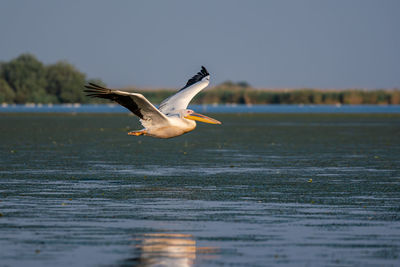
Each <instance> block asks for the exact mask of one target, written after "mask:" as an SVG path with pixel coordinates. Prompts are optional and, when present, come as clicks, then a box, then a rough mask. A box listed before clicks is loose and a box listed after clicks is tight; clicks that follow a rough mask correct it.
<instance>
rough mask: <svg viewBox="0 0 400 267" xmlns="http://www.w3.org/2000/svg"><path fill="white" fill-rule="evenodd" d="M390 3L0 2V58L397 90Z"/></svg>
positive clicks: (143, 78) (101, 69)
mask: <svg viewBox="0 0 400 267" xmlns="http://www.w3.org/2000/svg"><path fill="white" fill-rule="evenodd" d="M399 14H400V1H397V0H393V1H390V0H375V1H371V0H337V1H333V0H332V1H328V0H293V1H289V0H276V1H266V0H264V1H263V0H261V1H256V0H248V1H235V0H229V1H228V0H218V1H217V0H198V1H191V0H170V1H166V0H164V1H163V0H159V1H155V0H146V1H143V0H142V1H133V0H132V1H130V0H118V1H103V0H82V1H77V0H68V1H67V0H65V1H60V0H36V1H31V0H1V1H0V34H1V37H0V61H8V60H11V59H13V58H15V57H17V56H19V55H20V54H21V53H32V54H34V55H35V56H36V57H37V58H38V59H39V60H40V61H42V62H44V63H45V64H51V63H55V62H57V61H59V60H66V61H68V62H70V63H71V64H73V65H75V66H76V67H77V68H78V69H79V70H80V71H82V72H84V73H86V74H87V76H88V77H89V78H100V79H102V80H103V81H104V82H105V83H106V84H107V85H108V86H110V87H113V88H116V87H124V86H137V87H142V88H180V87H182V86H184V85H185V83H186V81H187V80H188V79H189V78H190V77H191V76H193V75H194V74H195V73H196V72H197V71H199V70H200V67H201V66H202V65H204V66H205V67H206V68H207V69H208V71H209V72H210V74H211V86H212V85H217V84H219V83H222V82H224V81H227V80H230V81H234V82H238V81H246V82H248V83H249V84H251V85H252V86H254V87H259V88H304V87H309V88H310V87H311V88H339V89H343V88H370V89H373V88H400V30H399V29H400V16H399Z"/></svg>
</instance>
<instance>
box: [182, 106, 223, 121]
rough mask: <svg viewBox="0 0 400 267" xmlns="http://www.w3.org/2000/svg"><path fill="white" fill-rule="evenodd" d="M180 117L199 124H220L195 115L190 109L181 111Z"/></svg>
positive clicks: (200, 115)
mask: <svg viewBox="0 0 400 267" xmlns="http://www.w3.org/2000/svg"><path fill="white" fill-rule="evenodd" d="M181 117H182V118H185V119H189V120H194V121H201V122H206V123H212V124H221V122H220V121H217V120H216V119H213V118H210V117H207V116H205V115H202V114H199V113H196V112H194V111H193V110H191V109H184V110H182V111H181Z"/></svg>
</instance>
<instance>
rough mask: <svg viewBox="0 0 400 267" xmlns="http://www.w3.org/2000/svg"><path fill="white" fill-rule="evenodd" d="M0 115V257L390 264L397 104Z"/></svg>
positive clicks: (397, 171) (398, 228)
mask: <svg viewBox="0 0 400 267" xmlns="http://www.w3.org/2000/svg"><path fill="white" fill-rule="evenodd" d="M210 115H211V116H212V117H215V118H216V119H218V120H220V121H222V122H223V124H222V125H221V126H216V125H205V124H200V125H199V126H198V128H197V129H196V130H195V131H194V132H192V133H189V134H186V135H184V136H181V137H178V138H174V139H168V140H159V139H152V138H149V137H133V136H128V135H127V134H126V133H127V132H128V131H129V130H132V129H138V128H139V126H138V125H137V124H136V118H134V117H132V116H128V115H125V114H114V115H104V114H79V115H68V114H0V140H1V141H0V159H1V160H0V213H1V216H0V248H1V249H0V266H154V265H158V266H159V265H163V264H164V265H167V266H192V265H195V266H219V265H233V266H271V265H276V266H399V263H400V258H399V256H400V204H399V203H400V115H398V114H397V115H396V114H392V115H384V114H381V115H379V114H375V115H348V114H342V115H341V114H336V115H316V114H303V115H283V114H275V115H273V114H270V115H265V114H253V115H243V114H242V115H234V114H231V115H227V114H210Z"/></svg>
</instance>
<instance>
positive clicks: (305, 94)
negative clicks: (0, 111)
mask: <svg viewBox="0 0 400 267" xmlns="http://www.w3.org/2000/svg"><path fill="white" fill-rule="evenodd" d="M188 78H189V77H188ZM87 82H94V83H97V84H100V85H104V83H103V82H102V81H101V80H99V79H87V77H86V75H85V74H84V73H81V72H80V71H79V70H77V69H76V68H75V67H74V66H73V65H71V64H69V63H68V62H65V61H59V62H57V63H54V64H50V65H44V64H43V63H41V62H40V61H39V60H37V59H36V58H35V56H33V55H31V54H22V55H20V56H19V57H17V58H15V59H13V60H11V61H9V62H0V103H17V104H23V103H108V102H105V101H104V100H101V99H92V98H89V97H86V96H85V93H84V92H83V89H84V88H83V85H84V84H86V83H87ZM125 90H127V91H135V92H139V93H142V94H143V95H144V96H145V97H147V98H148V99H149V100H150V101H151V102H153V103H156V104H159V103H161V101H162V100H163V99H165V98H167V97H168V96H170V95H171V94H173V93H174V92H176V90H171V89H157V90H156V89H152V90H143V89H137V88H125ZM192 103H193V104H213V103H219V104H226V103H236V104H400V91H399V90H398V89H391V90H388V89H377V90H361V89H347V90H321V89H287V90H271V89H256V88H252V87H251V86H250V85H249V84H248V83H247V82H238V83H234V82H229V81H228V82H225V83H222V84H220V85H217V86H215V87H213V88H210V89H207V90H205V91H203V92H201V93H200V94H199V95H197V96H196V97H195V98H194V99H193V101H192Z"/></svg>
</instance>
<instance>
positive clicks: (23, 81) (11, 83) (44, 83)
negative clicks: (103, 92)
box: [0, 54, 103, 104]
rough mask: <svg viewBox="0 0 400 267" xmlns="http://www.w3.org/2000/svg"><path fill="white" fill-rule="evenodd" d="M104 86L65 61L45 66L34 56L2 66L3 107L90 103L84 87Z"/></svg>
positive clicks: (0, 83)
mask: <svg viewBox="0 0 400 267" xmlns="http://www.w3.org/2000/svg"><path fill="white" fill-rule="evenodd" d="M86 82H95V83H99V84H103V82H102V81H100V80H99V79H87V78H86V75H85V74H84V73H82V72H80V71H79V70H77V69H76V68H75V67H74V66H73V65H71V64H70V63H68V62H66V61H59V62H56V63H54V64H50V65H44V64H43V63H42V62H40V61H39V60H38V59H37V58H36V57H35V56H33V55H32V54H22V55H20V56H19V57H17V58H15V59H12V60H10V61H9V62H0V103H4V102H5V103H17V104H23V103H88V102H90V101H91V99H89V98H88V97H86V96H85V94H84V92H83V91H82V90H83V85H84V84H85V83H86Z"/></svg>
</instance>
